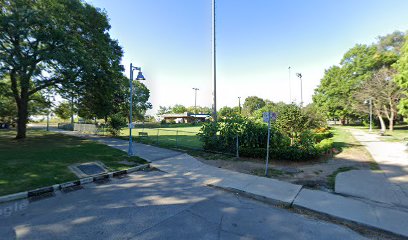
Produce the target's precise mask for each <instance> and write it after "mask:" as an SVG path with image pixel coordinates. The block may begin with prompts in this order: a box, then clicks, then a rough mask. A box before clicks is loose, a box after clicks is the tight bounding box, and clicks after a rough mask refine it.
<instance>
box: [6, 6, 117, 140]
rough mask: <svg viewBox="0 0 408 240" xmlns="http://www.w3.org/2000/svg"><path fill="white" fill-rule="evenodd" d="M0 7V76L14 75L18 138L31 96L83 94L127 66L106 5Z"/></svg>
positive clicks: (24, 126)
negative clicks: (49, 92) (59, 92)
mask: <svg viewBox="0 0 408 240" xmlns="http://www.w3.org/2000/svg"><path fill="white" fill-rule="evenodd" d="M0 9H1V12H0V79H2V76H4V75H6V74H7V75H8V76H9V77H10V80H11V91H12V94H13V97H14V99H15V102H16V105H17V112H18V113H17V118H18V119H17V125H18V128H17V136H16V138H25V136H26V123H27V119H28V115H29V101H30V99H31V97H32V96H34V95H35V94H37V93H38V92H40V91H42V90H44V89H46V88H59V90H64V91H78V95H79V94H81V93H84V92H85V91H87V90H88V89H89V87H87V86H90V85H92V84H94V86H97V84H100V83H101V82H102V83H105V82H108V81H110V79H111V77H112V76H115V75H117V74H116V73H117V72H118V71H121V70H122V67H121V66H120V65H119V63H120V59H121V56H122V50H121V48H120V47H119V45H118V43H117V42H116V41H114V40H112V39H111V37H110V35H109V33H108V30H109V28H110V25H109V22H108V18H107V16H106V14H105V13H104V12H101V10H98V9H96V8H95V7H93V6H91V5H89V4H87V3H84V2H83V1H80V0H35V1H34V0H0ZM113 73H115V74H113ZM108 76H109V77H108ZM95 91H96V92H98V90H95Z"/></svg>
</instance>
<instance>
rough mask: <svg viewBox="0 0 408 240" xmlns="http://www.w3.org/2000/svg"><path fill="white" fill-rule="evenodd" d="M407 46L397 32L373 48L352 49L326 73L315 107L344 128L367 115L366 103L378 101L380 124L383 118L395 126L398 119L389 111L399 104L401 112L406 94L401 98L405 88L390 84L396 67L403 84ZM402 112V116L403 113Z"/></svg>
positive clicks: (402, 34)
mask: <svg viewBox="0 0 408 240" xmlns="http://www.w3.org/2000/svg"><path fill="white" fill-rule="evenodd" d="M406 45H407V43H406V41H405V34H404V33H402V32H398V31H396V32H393V33H391V34H388V35H386V36H381V37H379V38H378V40H377V42H375V43H373V44H371V45H364V44H357V45H355V46H354V47H352V48H351V49H350V50H348V51H347V52H346V53H345V54H344V56H343V58H342V59H341V61H340V64H339V65H338V66H332V67H330V68H329V69H327V70H326V71H325V74H324V77H323V78H322V79H321V82H320V85H319V86H318V87H317V89H316V90H315V94H314V95H313V102H314V103H315V106H316V107H317V108H318V109H320V110H321V111H322V112H324V113H325V114H326V117H327V118H329V119H333V118H334V119H340V120H342V123H343V124H344V123H346V122H347V120H349V119H356V118H361V117H362V116H366V115H367V114H366V110H363V109H366V107H364V105H363V103H364V99H366V100H367V99H369V98H378V99H377V100H378V101H376V103H377V104H378V103H379V102H381V104H380V106H379V108H378V109H381V110H379V111H378V114H377V117H378V118H379V119H380V121H382V119H381V118H383V117H387V118H388V119H389V121H391V122H393V121H394V120H395V119H396V117H397V116H396V114H391V112H390V111H391V109H395V105H396V103H398V102H400V108H401V106H402V109H403V108H404V107H403V106H404V103H405V102H406V100H405V99H406V94H400V88H403V87H404V84H402V85H401V84H399V85H395V84H393V83H392V81H389V80H390V77H391V78H392V77H393V76H394V75H395V73H392V69H393V68H394V67H395V69H397V71H398V72H399V73H398V74H397V75H396V76H397V77H396V78H395V79H396V82H397V83H401V82H404V74H403V72H404V69H406V66H404V56H405V55H404V54H405V53H404V52H405V51H406V50H405V48H407V49H408V47H406ZM391 73H392V74H391ZM380 78H382V79H380ZM385 78H387V79H385ZM374 82H375V84H373V83H374ZM385 88H386V89H385ZM368 89H370V90H368ZM377 92H379V94H380V95H381V94H382V95H381V96H380V95H379V94H377ZM384 95H388V99H389V101H388V102H385V101H384V100H383V99H385V98H386V97H385V96H384ZM362 98H364V99H362ZM379 98H381V99H382V100H381V101H380V100H379ZM384 109H388V111H385V110H384ZM400 112H401V113H403V111H401V110H400ZM390 126H392V124H391V125H390Z"/></svg>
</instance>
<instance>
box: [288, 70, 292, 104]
mask: <svg viewBox="0 0 408 240" xmlns="http://www.w3.org/2000/svg"><path fill="white" fill-rule="evenodd" d="M288 70H289V104H291V103H292V86H291V85H292V84H291V82H290V66H289V67H288Z"/></svg>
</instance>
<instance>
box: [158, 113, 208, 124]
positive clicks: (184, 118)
mask: <svg viewBox="0 0 408 240" xmlns="http://www.w3.org/2000/svg"><path fill="white" fill-rule="evenodd" d="M210 117H211V115H210V114H201V113H199V114H193V113H189V112H185V113H180V114H177V113H169V114H163V115H162V116H161V119H163V120H164V121H166V122H167V123H171V122H175V123H193V122H195V121H196V122H205V121H207V120H209V119H210Z"/></svg>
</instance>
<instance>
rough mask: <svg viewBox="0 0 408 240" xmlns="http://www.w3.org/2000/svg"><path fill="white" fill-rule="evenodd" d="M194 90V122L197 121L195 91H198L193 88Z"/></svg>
mask: <svg viewBox="0 0 408 240" xmlns="http://www.w3.org/2000/svg"><path fill="white" fill-rule="evenodd" d="M193 90H194V122H196V121H197V91H198V90H200V89H198V88H193Z"/></svg>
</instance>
